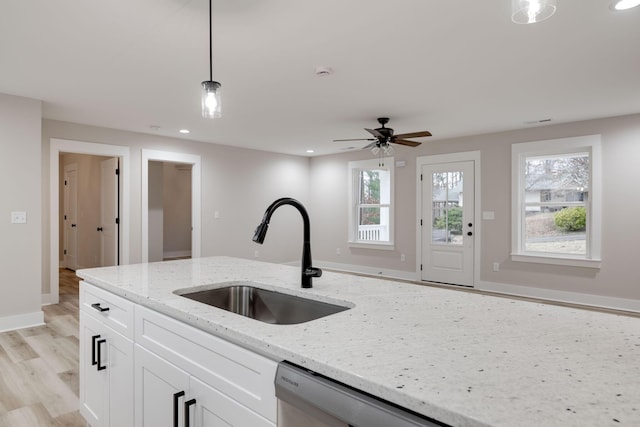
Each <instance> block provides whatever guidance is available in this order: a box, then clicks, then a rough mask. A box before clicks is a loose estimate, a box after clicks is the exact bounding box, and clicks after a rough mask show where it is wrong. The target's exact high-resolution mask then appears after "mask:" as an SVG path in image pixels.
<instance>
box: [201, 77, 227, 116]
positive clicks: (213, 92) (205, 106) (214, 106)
mask: <svg viewBox="0 0 640 427" xmlns="http://www.w3.org/2000/svg"><path fill="white" fill-rule="evenodd" d="M221 86H222V85H221V84H220V83H218V82H214V81H211V80H207V81H204V82H202V117H204V118H205V119H217V118H219V117H222V109H221V102H220V101H221V99H220V87H221Z"/></svg>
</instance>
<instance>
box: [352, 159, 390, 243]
mask: <svg viewBox="0 0 640 427" xmlns="http://www.w3.org/2000/svg"><path fill="white" fill-rule="evenodd" d="M381 163H382V164H384V166H380V164H381ZM347 168H348V172H347V175H348V177H349V178H348V179H349V185H348V186H347V191H349V197H348V200H349V207H348V209H349V215H348V221H349V230H348V235H347V242H348V246H350V247H354V248H364V249H382V250H394V249H395V247H394V245H395V243H394V239H395V210H396V206H395V193H396V189H395V161H394V158H393V157H383V158H382V159H379V158H376V159H366V160H355V161H351V162H349V163H348V164H347ZM354 169H358V170H365V169H366V170H372V169H387V170H388V171H389V181H390V182H389V187H390V191H391V194H390V202H389V241H388V242H380V241H378V242H367V241H364V240H358V235H357V233H356V229H355V228H356V227H355V226H356V221H357V218H358V214H357V213H356V200H355V188H356V185H357V184H356V182H357V180H356V178H357V177H356V176H355V175H354V174H353V170H354Z"/></svg>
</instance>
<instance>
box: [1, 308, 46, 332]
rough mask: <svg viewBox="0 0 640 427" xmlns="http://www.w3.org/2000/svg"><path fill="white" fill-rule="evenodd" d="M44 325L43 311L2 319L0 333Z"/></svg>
mask: <svg viewBox="0 0 640 427" xmlns="http://www.w3.org/2000/svg"><path fill="white" fill-rule="evenodd" d="M42 325H44V313H43V312H42V311H34V312H33V313H25V314H16V315H14V316H5V317H0V332H7V331H15V330H16V329H24V328H31V327H33V326H42Z"/></svg>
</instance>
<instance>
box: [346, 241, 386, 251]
mask: <svg viewBox="0 0 640 427" xmlns="http://www.w3.org/2000/svg"><path fill="white" fill-rule="evenodd" d="M347 245H348V246H349V247H350V248H361V249H378V250H383V251H392V250H394V249H395V248H396V247H395V245H394V244H393V243H375V242H348V243H347Z"/></svg>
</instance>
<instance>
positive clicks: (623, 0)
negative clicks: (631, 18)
mask: <svg viewBox="0 0 640 427" xmlns="http://www.w3.org/2000/svg"><path fill="white" fill-rule="evenodd" d="M636 6H640V0H616V1H614V2H613V3H611V9H613V10H627V9H631V8H633V7H636Z"/></svg>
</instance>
